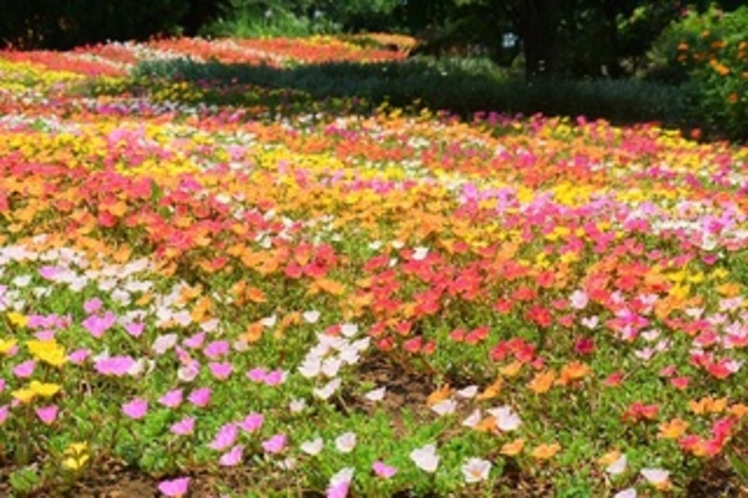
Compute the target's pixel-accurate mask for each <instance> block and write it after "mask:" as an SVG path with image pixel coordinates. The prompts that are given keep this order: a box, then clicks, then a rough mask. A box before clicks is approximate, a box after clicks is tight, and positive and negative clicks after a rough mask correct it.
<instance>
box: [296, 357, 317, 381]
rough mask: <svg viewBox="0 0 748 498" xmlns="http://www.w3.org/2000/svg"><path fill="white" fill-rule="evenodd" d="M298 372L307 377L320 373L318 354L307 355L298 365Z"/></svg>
mask: <svg viewBox="0 0 748 498" xmlns="http://www.w3.org/2000/svg"><path fill="white" fill-rule="evenodd" d="M299 373H300V374H301V375H303V376H304V377H305V378H307V379H311V378H314V377H317V376H318V375H319V374H320V373H322V359H321V358H320V357H319V356H314V355H307V357H306V358H304V362H303V363H302V364H301V365H299Z"/></svg>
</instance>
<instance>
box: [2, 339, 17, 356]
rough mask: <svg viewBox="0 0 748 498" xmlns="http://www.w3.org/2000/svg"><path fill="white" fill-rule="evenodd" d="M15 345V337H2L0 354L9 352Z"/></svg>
mask: <svg viewBox="0 0 748 498" xmlns="http://www.w3.org/2000/svg"><path fill="white" fill-rule="evenodd" d="M15 346H16V340H15V339H0V354H8V353H9V352H10V350H11V349H13V348H14V347H15Z"/></svg>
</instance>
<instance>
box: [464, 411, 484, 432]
mask: <svg viewBox="0 0 748 498" xmlns="http://www.w3.org/2000/svg"><path fill="white" fill-rule="evenodd" d="M482 418H483V417H481V414H480V409H479V408H476V409H475V410H474V411H473V413H471V414H470V415H468V418H466V419H465V420H463V421H462V425H463V426H464V427H470V428H471V429H472V428H473V427H475V426H476V425H478V422H480V421H481V420H482Z"/></svg>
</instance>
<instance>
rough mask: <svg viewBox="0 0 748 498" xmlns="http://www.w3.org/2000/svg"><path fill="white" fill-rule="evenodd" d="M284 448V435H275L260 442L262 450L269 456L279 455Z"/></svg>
mask: <svg viewBox="0 0 748 498" xmlns="http://www.w3.org/2000/svg"><path fill="white" fill-rule="evenodd" d="M285 447H286V435H285V434H276V435H275V436H273V437H271V438H270V439H268V440H266V441H263V442H262V449H264V450H265V451H266V452H267V453H270V454H276V453H280V452H281V451H283V448H285Z"/></svg>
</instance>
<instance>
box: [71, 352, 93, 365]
mask: <svg viewBox="0 0 748 498" xmlns="http://www.w3.org/2000/svg"><path fill="white" fill-rule="evenodd" d="M89 356H91V350H90V349H76V350H75V351H71V352H70V354H69V355H68V360H70V362H71V363H74V364H76V365H80V364H81V363H83V362H84V361H86V358H88V357H89Z"/></svg>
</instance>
